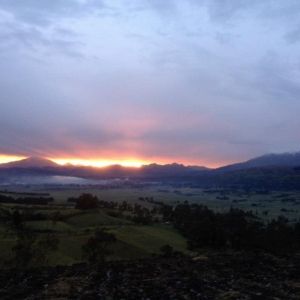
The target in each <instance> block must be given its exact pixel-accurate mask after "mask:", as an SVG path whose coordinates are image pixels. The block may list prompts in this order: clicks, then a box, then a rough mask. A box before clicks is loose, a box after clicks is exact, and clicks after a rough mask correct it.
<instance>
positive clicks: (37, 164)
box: [0, 156, 59, 168]
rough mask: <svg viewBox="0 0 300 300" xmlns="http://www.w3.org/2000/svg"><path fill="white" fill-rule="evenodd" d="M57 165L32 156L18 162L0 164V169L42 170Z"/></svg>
mask: <svg viewBox="0 0 300 300" xmlns="http://www.w3.org/2000/svg"><path fill="white" fill-rule="evenodd" d="M58 166H59V165H58V164H56V163H55V162H53V161H52V160H49V159H45V158H42V157H37V156H32V157H28V158H25V159H21V160H18V161H12V162H9V163H4V164H0V168H43V167H58Z"/></svg>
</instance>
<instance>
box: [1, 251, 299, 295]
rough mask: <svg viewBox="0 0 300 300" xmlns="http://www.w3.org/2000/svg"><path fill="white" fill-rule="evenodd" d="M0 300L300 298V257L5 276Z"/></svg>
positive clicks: (129, 264)
mask: <svg viewBox="0 0 300 300" xmlns="http://www.w3.org/2000/svg"><path fill="white" fill-rule="evenodd" d="M0 298H1V299H138V300H140V299H251V300H255V299H274V300H275V299H277V300H279V299H287V300H288V299H289V300H292V299H300V256H299V255H293V256H286V257H284V258H282V257H281V258H278V257H274V256H271V255H263V254H261V255H259V256H255V255H252V254H251V255H250V254H237V255H225V254H220V255H214V256H209V257H198V258H196V259H190V258H183V259H160V258H159V259H151V260H138V261H118V262H107V263H104V265H103V267H102V269H101V272H100V274H98V275H96V273H94V272H93V271H91V269H90V267H89V266H88V265H86V264H80V265H74V266H71V267H56V268H43V269H39V270H38V269H36V270H27V271H20V270H7V271H2V272H1V275H0Z"/></svg>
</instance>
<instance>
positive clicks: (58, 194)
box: [0, 186, 300, 265]
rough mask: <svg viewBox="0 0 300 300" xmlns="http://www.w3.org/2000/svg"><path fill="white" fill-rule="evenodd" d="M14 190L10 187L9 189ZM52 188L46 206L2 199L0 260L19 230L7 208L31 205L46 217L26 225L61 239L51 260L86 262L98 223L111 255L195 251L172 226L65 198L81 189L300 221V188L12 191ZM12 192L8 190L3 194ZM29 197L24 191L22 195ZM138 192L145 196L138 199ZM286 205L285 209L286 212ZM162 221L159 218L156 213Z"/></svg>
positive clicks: (105, 196)
mask: <svg viewBox="0 0 300 300" xmlns="http://www.w3.org/2000/svg"><path fill="white" fill-rule="evenodd" d="M10 190H12V188H10ZM29 191H32V192H35V193H49V196H50V197H53V198H54V200H55V201H54V202H53V203H51V205H48V206H33V205H30V206H25V205H17V204H16V205H14V204H1V206H0V208H2V209H0V218H2V222H1V223H0V253H2V259H1V260H2V263H3V262H4V261H5V260H6V259H8V258H10V257H11V256H12V252H11V249H12V247H13V245H14V243H15V241H16V238H17V236H16V232H15V230H14V229H13V228H12V227H11V225H10V224H9V222H7V221H5V220H6V219H5V218H6V217H7V212H6V211H8V212H10V213H13V212H14V210H15V209H16V208H17V209H18V210H20V211H21V212H22V211H26V210H29V211H30V210H32V211H33V212H34V213H35V214H36V213H40V214H42V215H44V216H45V218H46V219H45V220H36V221H35V220H32V221H28V222H26V224H25V226H26V228H28V229H30V230H33V231H35V232H37V233H38V234H40V236H41V237H42V236H43V235H44V234H46V233H47V232H48V233H49V232H50V233H52V234H54V235H55V236H56V237H57V238H58V239H59V241H60V244H59V248H58V250H57V251H56V252H55V253H54V254H53V255H52V256H51V259H50V261H49V263H50V265H63V264H68V265H70V264H73V263H78V262H81V261H82V257H81V256H82V253H81V247H82V245H84V244H85V243H86V242H87V240H88V239H89V238H90V237H91V236H92V235H93V232H94V231H95V230H96V228H98V227H106V228H107V229H108V231H109V232H111V233H114V234H115V236H116V238H117V243H116V244H114V245H113V246H112V250H113V252H112V254H111V255H110V256H109V257H108V259H113V260H116V259H134V258H135V259H136V258H146V257H152V256H155V255H159V254H160V250H159V249H160V248H161V247H162V246H164V245H166V244H169V245H171V246H172V247H173V249H174V250H177V251H181V252H183V253H185V254H188V255H189V254H190V255H193V254H195V253H192V252H189V251H188V250H187V247H186V239H185V238H183V237H182V236H181V235H180V234H179V233H178V232H176V230H175V229H174V228H173V227H172V225H167V224H163V223H155V224H154V225H153V226H139V225H137V224H135V223H133V222H132V221H130V220H127V219H126V217H128V216H129V217H130V216H132V213H131V212H124V213H123V214H120V217H112V216H110V215H108V214H107V213H106V211H105V210H103V209H100V210H96V211H80V210H78V209H75V208H74V205H72V204H71V205H70V203H68V202H67V199H68V198H69V197H78V196H80V195H81V194H82V193H91V194H92V195H94V196H97V197H98V199H99V200H105V201H108V202H110V201H112V202H117V203H119V204H122V203H123V202H124V201H126V202H127V203H130V204H132V205H134V204H135V203H137V204H139V205H141V206H142V207H145V208H148V209H152V208H153V207H154V206H157V207H159V205H155V204H153V203H150V202H148V201H146V199H147V198H148V199H153V200H154V201H159V202H160V201H161V202H163V203H164V204H169V205H172V206H174V207H175V206H176V205H177V204H179V203H181V204H183V203H187V202H188V203H189V204H203V205H206V206H208V208H210V209H212V210H214V211H215V212H220V213H223V212H227V211H228V210H229V209H230V207H234V208H239V209H243V210H244V211H249V210H252V212H253V214H255V215H257V216H258V217H260V218H262V219H263V220H266V221H267V220H270V219H272V218H277V216H278V215H284V216H286V217H287V218H289V219H290V220H291V222H298V221H299V220H300V206H299V204H298V203H299V202H300V193H299V192H293V191H291V192H286V193H282V192H275V191H274V192H268V193H266V194H259V193H257V192H246V191H222V190H203V189H192V188H173V187H170V186H150V187H147V188H110V189H101V188H96V187H80V188H79V187H72V186H67V187H65V188H62V187H57V188H55V187H51V188H49V187H47V186H45V187H42V186H40V187H39V188H38V189H37V187H34V188H33V189H28V188H26V189H25V188H22V187H16V188H15V190H14V192H18V193H20V194H17V195H16V194H12V195H11V196H12V197H14V198H17V197H21V196H22V192H26V193H28V192H29ZM3 195H6V196H7V195H9V194H3ZM24 197H25V196H24ZM140 197H143V198H144V201H141V200H139V198H140ZM282 210H284V211H282ZM57 211H59V212H60V216H61V219H60V220H58V221H55V222H54V221H53V220H52V219H51V218H52V215H53V213H55V212H57ZM266 211H267V212H268V213H267V214H263V213H264V212H266ZM156 217H157V218H158V219H159V220H160V219H161V217H160V216H159V215H156Z"/></svg>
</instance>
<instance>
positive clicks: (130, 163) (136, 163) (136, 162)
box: [0, 154, 232, 168]
mask: <svg viewBox="0 0 300 300" xmlns="http://www.w3.org/2000/svg"><path fill="white" fill-rule="evenodd" d="M28 157H29V156H17V155H4V154H2V155H1V154H0V164H4V163H8V162H13V161H18V160H22V159H25V158H28ZM45 158H46V159H49V160H51V161H53V162H55V163H57V164H59V165H66V164H72V165H75V166H76V165H81V166H92V167H97V168H102V167H106V166H110V165H121V166H124V167H135V168H139V167H141V166H142V165H149V164H151V163H157V164H160V165H165V164H172V163H178V164H183V165H185V166H188V165H195V166H196V165H197V166H206V167H209V168H218V167H220V166H224V165H228V164H230V163H232V162H230V161H224V162H220V161H204V162H193V161H187V160H186V159H184V158H183V159H182V160H179V161H173V160H171V159H164V158H160V157H155V158H153V161H148V160H143V159H141V158H136V159H135V158H132V157H131V158H128V159H97V158H91V159H84V158H74V157H73V158H53V157H45Z"/></svg>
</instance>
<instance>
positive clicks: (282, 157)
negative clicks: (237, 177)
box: [216, 152, 300, 172]
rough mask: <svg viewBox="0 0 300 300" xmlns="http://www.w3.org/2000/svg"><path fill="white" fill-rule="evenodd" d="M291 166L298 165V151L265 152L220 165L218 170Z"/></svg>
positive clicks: (299, 158) (299, 156)
mask: <svg viewBox="0 0 300 300" xmlns="http://www.w3.org/2000/svg"><path fill="white" fill-rule="evenodd" d="M280 166H281V167H291V166H300V152H294V153H280V154H275V153H271V154H265V155H262V156H259V157H256V158H252V159H250V160H248V161H246V162H242V163H237V164H232V165H228V166H224V167H220V168H218V169H216V170H218V171H224V172H228V171H238V170H243V169H250V168H258V167H280Z"/></svg>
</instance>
